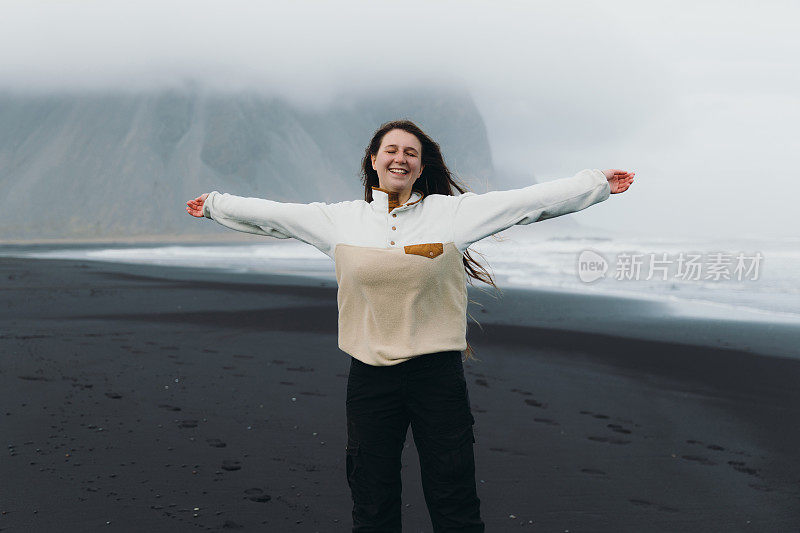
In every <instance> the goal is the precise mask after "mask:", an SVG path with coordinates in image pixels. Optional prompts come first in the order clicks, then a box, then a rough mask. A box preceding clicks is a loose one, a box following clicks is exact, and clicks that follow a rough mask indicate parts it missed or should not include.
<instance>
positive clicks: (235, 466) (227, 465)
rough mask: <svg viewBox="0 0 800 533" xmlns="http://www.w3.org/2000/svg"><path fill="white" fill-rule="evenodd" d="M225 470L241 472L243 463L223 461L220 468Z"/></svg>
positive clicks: (231, 460)
mask: <svg viewBox="0 0 800 533" xmlns="http://www.w3.org/2000/svg"><path fill="white" fill-rule="evenodd" d="M220 468H222V469H223V470H227V471H228V472H233V471H234V470H241V469H242V463H241V461H235V460H233V459H230V460H225V461H222V466H220Z"/></svg>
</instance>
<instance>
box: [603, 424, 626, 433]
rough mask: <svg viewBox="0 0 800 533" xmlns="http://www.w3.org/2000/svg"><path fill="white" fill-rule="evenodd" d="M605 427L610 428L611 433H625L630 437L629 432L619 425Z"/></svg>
mask: <svg viewBox="0 0 800 533" xmlns="http://www.w3.org/2000/svg"><path fill="white" fill-rule="evenodd" d="M606 427H608V428H611V431H616V432H617V433H625V434H626V435H630V433H631V430H630V429H626V428H624V427H622V426H620V425H619V424H608V425H607V426H606Z"/></svg>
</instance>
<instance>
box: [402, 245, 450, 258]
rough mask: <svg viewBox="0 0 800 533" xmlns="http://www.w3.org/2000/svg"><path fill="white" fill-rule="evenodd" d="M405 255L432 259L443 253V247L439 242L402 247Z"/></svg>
mask: <svg viewBox="0 0 800 533" xmlns="http://www.w3.org/2000/svg"><path fill="white" fill-rule="evenodd" d="M403 249H404V250H405V252H406V253H407V254H414V255H421V256H422V257H427V258H428V259H433V258H434V257H436V256H439V255H442V254H443V253H444V245H443V244H442V243H440V242H429V243H425V244H411V245H409V246H403Z"/></svg>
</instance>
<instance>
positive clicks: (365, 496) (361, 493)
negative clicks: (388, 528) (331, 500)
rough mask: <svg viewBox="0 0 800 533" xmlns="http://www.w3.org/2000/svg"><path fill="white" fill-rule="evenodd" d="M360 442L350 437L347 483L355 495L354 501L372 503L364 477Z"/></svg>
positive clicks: (348, 441) (348, 442) (348, 443)
mask: <svg viewBox="0 0 800 533" xmlns="http://www.w3.org/2000/svg"><path fill="white" fill-rule="evenodd" d="M358 448H359V446H358V443H357V442H355V441H353V440H350V439H348V440H347V447H346V448H345V450H346V452H347V460H346V465H345V466H346V470H347V484H348V485H350V491H351V493H352V495H353V502H355V503H356V504H370V503H372V500H371V497H370V492H371V491H370V490H369V487H368V486H367V484H366V479H364V471H363V470H364V465H363V457H362V456H360V455H359V449H358Z"/></svg>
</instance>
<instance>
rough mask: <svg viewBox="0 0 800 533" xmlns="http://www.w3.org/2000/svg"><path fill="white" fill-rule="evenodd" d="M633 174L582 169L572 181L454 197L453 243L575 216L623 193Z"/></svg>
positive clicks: (463, 247)
mask: <svg viewBox="0 0 800 533" xmlns="http://www.w3.org/2000/svg"><path fill="white" fill-rule="evenodd" d="M634 174H635V173H633V172H626V171H624V170H619V169H609V170H604V171H601V170H597V169H586V170H581V171H580V172H578V173H577V174H575V175H574V176H572V177H571V178H562V179H558V180H554V181H547V182H544V183H537V184H534V185H530V186H528V187H524V188H522V189H514V190H509V191H493V192H488V193H485V194H475V193H472V192H468V193H464V194H462V195H460V196H457V197H455V200H454V203H455V211H454V215H453V234H454V239H453V240H454V242H455V244H456V246H457V247H458V248H459V250H462V251H463V250H466V249H467V248H468V247H469V245H470V244H472V243H474V242H477V241H479V240H481V239H483V238H485V237H488V236H489V235H493V234H495V233H497V232H499V231H503V230H504V229H508V228H510V227H511V226H513V225H515V224H530V223H532V222H537V221H539V220H546V219H548V218H555V217H558V216H561V215H566V214H568V213H574V212H576V211H580V210H582V209H586V208H587V207H589V206H591V205H594V204H596V203H598V202H602V201H603V200H606V199H607V198H608V197H609V195H610V194H617V193H622V192H625V191H626V190H627V189H628V187H630V185H631V184H632V183H633V176H634Z"/></svg>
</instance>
